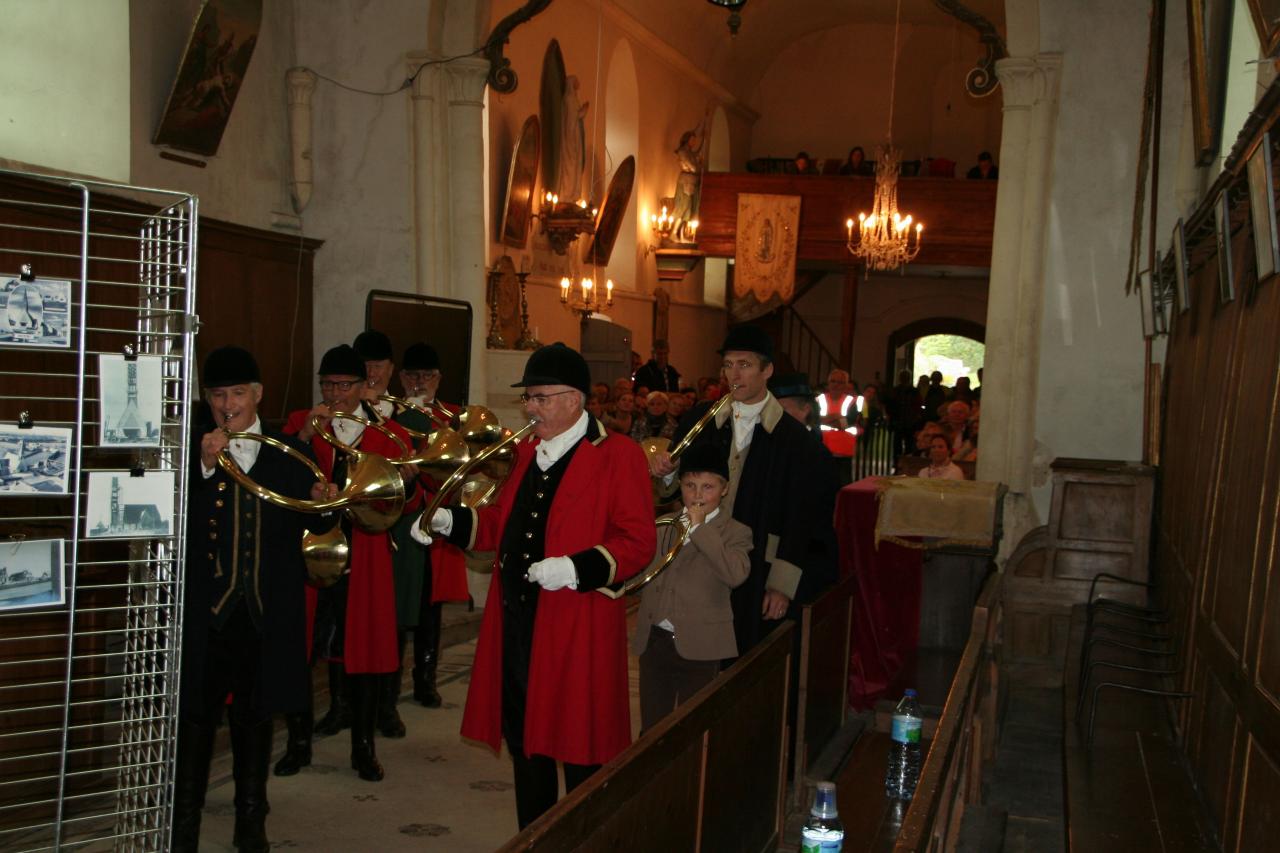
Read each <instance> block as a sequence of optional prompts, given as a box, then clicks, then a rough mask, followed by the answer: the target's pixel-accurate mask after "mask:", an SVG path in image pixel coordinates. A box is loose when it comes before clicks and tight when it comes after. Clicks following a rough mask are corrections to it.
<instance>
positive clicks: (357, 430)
mask: <svg viewBox="0 0 1280 853" xmlns="http://www.w3.org/2000/svg"><path fill="white" fill-rule="evenodd" d="M319 374H320V393H321V395H322V397H323V398H324V401H323V402H321V403H319V404H318V405H317V406H316V407H315V408H313V409H311V410H309V411H308V410H299V411H296V412H294V413H292V414H291V415H290V416H289V420H288V422H287V423H286V424H285V428H284V431H285V433H287V434H293V435H297V437H298V438H299V439H300V440H302V441H309V442H310V443H311V448H312V450H313V451H314V452H315V456H316V461H317V462H318V463H319V465H320V469H321V470H322V471H324V473H325V475H326V476H327V477H328V478H329V480H330V481H331V482H334V483H337V484H338V485H339V487H341V485H342V484H343V483H344V482H345V480H346V467H347V456H348V454H346V453H344V452H341V451H338V450H335V448H334V447H333V446H332V445H330V444H329V443H328V442H327V441H325V440H324V439H323V438H321V437H320V436H319V435H318V434H317V433H316V431H315V429H314V428H313V427H312V418H313V417H316V416H318V417H319V418H320V425H321V428H322V429H324V430H325V431H326V432H329V433H331V434H332V435H334V436H336V437H337V438H338V439H339V440H340V441H342V442H343V443H344V444H346V445H348V446H350V447H354V448H357V449H359V450H361V451H363V452H366V453H377V454H379V455H381V456H385V457H387V458H395V457H397V456H400V455H402V454H403V453H404V450H403V448H402V447H401V446H400V445H398V444H396V442H395V441H393V440H392V439H390V438H388V437H387V436H386V435H385V434H384V433H382V432H381V431H379V430H377V429H366V428H365V427H364V426H363V425H362V424H359V423H357V422H355V421H352V420H349V419H346V418H334V417H333V413H334V412H348V413H353V414H358V415H361V416H364V415H366V414H367V413H366V412H364V411H363V409H362V407H361V403H360V397H361V394H362V392H363V388H364V384H365V380H366V374H365V366H364V360H363V359H362V358H360V356H359V355H358V354H357V353H356V351H355V350H354V349H352V348H351V347H350V346H348V345H346V344H343V345H342V346H337V347H334V348H333V349H331V350H329V351H328V352H326V353H325V354H324V357H323V358H322V359H321V360H320V370H319ZM382 426H383V427H384V428H386V429H388V430H390V431H391V432H393V433H395V434H396V435H397V436H399V437H400V439H401V440H402V441H403V442H404V443H405V446H408V445H410V444H411V442H410V440H409V436H408V433H406V432H405V431H404V429H403V428H402V427H401V426H400V425H399V424H396V423H394V422H391V423H387V424H383V425H382ZM419 500H420V496H419V495H417V494H412V495H411V496H410V497H409V499H408V500H407V502H406V509H410V508H412V507H414V506H416V505H417V504H418V502H419ZM343 527H344V529H346V531H347V535H348V538H349V541H350V543H351V563H350V572H349V573H348V574H346V575H344V576H343V577H342V579H341V580H339V581H338V582H337V583H336V584H334V585H333V586H331V587H328V588H326V589H323V590H321V591H320V595H319V601H318V604H317V611H316V625H315V635H316V636H315V643H316V647H317V649H319V652H318V653H319V654H320V655H321V656H322V657H326V658H328V659H329V662H330V665H329V693H330V697H331V701H332V703H333V707H331V709H330V711H331V714H330V716H334V717H335V718H336V717H339V716H340V713H339V712H340V711H341V708H342V706H343V704H345V702H344V699H343V695H344V693H345V694H346V702H349V705H350V712H349V713H350V718H349V719H350V725H351V768H352V769H353V770H356V771H357V772H358V773H359V774H360V778H361V779H365V780H367V781H370V782H377V781H379V780H380V779H382V775H383V774H382V765H381V764H380V763H379V762H378V756H377V754H376V753H375V751H374V746H373V726H374V716H375V713H376V709H377V700H378V685H379V683H380V678H379V676H381V675H385V674H386V673H389V672H395V671H396V670H397V669H399V667H400V660H399V646H398V643H397V642H396V602H395V586H394V583H393V580H392V570H391V536H390V534H389V533H387V532H385V531H384V532H381V533H371V532H369V531H366V530H363V529H362V528H360V527H358V526H355V525H352V524H350V522H348V521H347V520H345V519H344V520H343ZM323 723H324V721H323V720H322V721H321V724H319V725H317V726H316V731H317V732H320V733H324V732H325V731H328V732H330V733H332V732H333V731H334V730H333V729H332V728H329V727H327V726H325V725H323Z"/></svg>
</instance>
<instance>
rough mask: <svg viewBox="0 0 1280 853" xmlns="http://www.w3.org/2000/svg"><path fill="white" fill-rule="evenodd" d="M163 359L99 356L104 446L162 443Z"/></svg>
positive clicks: (153, 357) (134, 445)
mask: <svg viewBox="0 0 1280 853" xmlns="http://www.w3.org/2000/svg"><path fill="white" fill-rule="evenodd" d="M162 361H163V359H161V358H160V357H159V356H154V355H141V356H138V357H137V358H133V359H128V358H125V357H124V356H123V355H107V354H102V355H99V356H98V399H99V404H100V413H101V416H100V417H99V419H98V433H99V437H98V441H99V444H101V445H102V446H103V447H159V446H160V424H161V420H162V417H163V413H164V401H163V397H164V383H163V380H162V379H161V367H162V365H161V362H162Z"/></svg>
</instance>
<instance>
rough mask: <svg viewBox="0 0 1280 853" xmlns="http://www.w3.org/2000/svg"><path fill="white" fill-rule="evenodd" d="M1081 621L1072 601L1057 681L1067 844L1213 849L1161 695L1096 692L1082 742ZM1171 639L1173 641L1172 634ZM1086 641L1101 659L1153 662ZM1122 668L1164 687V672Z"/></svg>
mask: <svg viewBox="0 0 1280 853" xmlns="http://www.w3.org/2000/svg"><path fill="white" fill-rule="evenodd" d="M1086 620H1087V608H1086V605H1083V604H1080V605H1076V606H1075V607H1074V608H1073V610H1072V620H1071V631H1070V635H1069V642H1068V646H1067V648H1068V656H1067V662H1066V669H1065V673H1064V688H1063V719H1064V720H1065V724H1066V731H1065V734H1064V737H1063V763H1064V772H1065V780H1064V783H1065V784H1064V789H1065V793H1066V823H1067V849H1068V850H1070V851H1080V853H1094V851H1108V850H1158V851H1217V850H1219V849H1220V848H1219V846H1218V844H1217V841H1216V839H1215V838H1214V835H1213V832H1212V830H1211V829H1210V826H1211V824H1210V821H1209V819H1208V812H1207V810H1206V808H1205V806H1204V804H1203V802H1202V801H1201V799H1200V797H1199V795H1198V794H1197V792H1196V790H1195V787H1194V785H1193V784H1192V781H1191V777H1190V774H1189V772H1188V770H1187V766H1186V760H1185V758H1184V756H1183V755H1182V752H1181V750H1180V749H1179V747H1178V746H1177V743H1176V740H1175V738H1174V735H1173V729H1172V726H1171V725H1170V720H1169V709H1168V706H1167V705H1166V703H1167V701H1168V700H1167V699H1165V698H1162V697H1155V696H1149V695H1144V694H1141V693H1134V692H1129V691H1123V690H1104V691H1103V692H1101V693H1099V694H1098V702H1099V708H1098V714H1097V718H1096V722H1095V728H1094V737H1093V741H1092V743H1090V742H1089V741H1088V725H1089V721H1088V716H1089V713H1090V708H1091V704H1092V701H1093V694H1092V688H1090V689H1089V690H1088V691H1087V692H1086V693H1085V700H1084V701H1083V702H1082V703H1079V704H1080V719H1079V720H1078V719H1077V697H1078V696H1079V687H1080V683H1079V682H1080V672H1081V668H1080V657H1081V650H1082V646H1083V641H1084V636H1085V624H1086ZM1171 645H1173V646H1175V647H1176V645H1177V642H1176V640H1174V641H1173V642H1172V643H1171ZM1093 648H1094V652H1093V654H1092V655H1091V658H1092V659H1093V660H1098V661H1100V662H1103V663H1109V664H1119V665H1122V666H1146V667H1151V664H1152V661H1151V659H1150V658H1149V657H1147V656H1144V655H1141V654H1138V653H1135V652H1130V651H1126V650H1125V649H1123V648H1120V647H1116V646H1097V645H1095V646H1094V647H1093ZM1171 668H1173V667H1171ZM1093 671H1094V672H1097V671H1098V668H1095V669H1094V670H1093ZM1121 672H1123V671H1121ZM1113 674H1114V673H1107V674H1102V675H1095V676H1094V677H1093V679H1092V680H1091V681H1092V685H1094V686H1096V685H1097V684H1098V683H1100V682H1101V681H1104V680H1113V679H1112V675H1113ZM1125 675H1126V678H1127V680H1130V681H1132V682H1133V683H1135V684H1138V685H1139V686H1141V685H1142V684H1143V683H1144V682H1143V681H1142V679H1146V681H1145V683H1146V684H1148V685H1150V686H1153V687H1159V686H1164V687H1167V686H1168V685H1167V684H1165V683H1164V681H1165V679H1163V678H1160V677H1157V676H1152V675H1146V674H1137V673H1125Z"/></svg>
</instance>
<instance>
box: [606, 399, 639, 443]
mask: <svg viewBox="0 0 1280 853" xmlns="http://www.w3.org/2000/svg"><path fill="white" fill-rule="evenodd" d="M635 415H636V396H635V395H634V394H632V393H631V392H630V391H623V392H622V393H621V394H619V395H618V399H617V400H615V401H614V404H613V414H612V415H606V416H605V420H604V425H605V426H607V427H608V428H609V429H611V430H613V431H614V432H620V433H622V434H623V435H628V434H630V432H631V425H632V423H634V422H635V419H636V418H635Z"/></svg>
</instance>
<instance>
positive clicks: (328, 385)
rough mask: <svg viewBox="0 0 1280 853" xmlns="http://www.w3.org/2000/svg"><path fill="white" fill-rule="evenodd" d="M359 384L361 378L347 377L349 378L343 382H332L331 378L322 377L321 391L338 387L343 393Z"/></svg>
mask: <svg viewBox="0 0 1280 853" xmlns="http://www.w3.org/2000/svg"><path fill="white" fill-rule="evenodd" d="M359 384H360V382H359V380H350V379H347V380H344V381H342V382H331V381H330V380H328V379H321V380H320V390H321V391H331V390H333V389H334V388H336V389H338V390H339V391H341V392H343V393H344V394H345V393H346V392H348V391H350V390H351V389H352V388H354V387H355V386H357V385H359Z"/></svg>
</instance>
